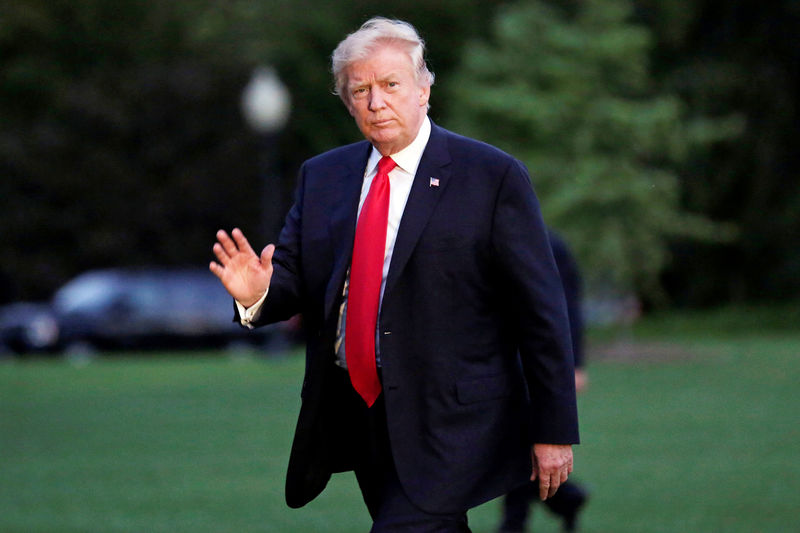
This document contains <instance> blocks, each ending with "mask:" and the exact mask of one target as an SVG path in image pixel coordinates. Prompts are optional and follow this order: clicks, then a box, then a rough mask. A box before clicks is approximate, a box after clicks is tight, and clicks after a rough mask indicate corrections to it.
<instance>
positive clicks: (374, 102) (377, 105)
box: [369, 89, 386, 111]
mask: <svg viewBox="0 0 800 533" xmlns="http://www.w3.org/2000/svg"><path fill="white" fill-rule="evenodd" d="M385 105H386V102H385V101H384V99H383V93H382V92H381V91H380V90H378V89H375V90H372V91H370V92H369V110H370V111H377V110H378V109H382V108H383V107H385Z"/></svg>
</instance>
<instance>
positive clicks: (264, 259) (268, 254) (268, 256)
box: [261, 244, 275, 268]
mask: <svg viewBox="0 0 800 533" xmlns="http://www.w3.org/2000/svg"><path fill="white" fill-rule="evenodd" d="M274 253H275V245H274V244H268V245H266V246H265V247H264V249H263V250H261V265H262V266H264V268H269V267H271V266H272V256H273V254H274Z"/></svg>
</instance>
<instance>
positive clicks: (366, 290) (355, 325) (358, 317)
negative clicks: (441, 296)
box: [344, 156, 397, 407]
mask: <svg viewBox="0 0 800 533" xmlns="http://www.w3.org/2000/svg"><path fill="white" fill-rule="evenodd" d="M396 165H397V163H395V162H394V161H393V160H392V158H390V157H389V156H384V157H382V158H381V160H380V161H379V162H378V173H377V175H376V176H375V178H374V179H373V180H372V185H370V188H369V192H368V193H367V198H366V200H364V205H363V206H362V207H361V214H360V215H359V217H358V224H357V225H356V238H355V242H354V244H353V262H352V264H351V265H350V288H349V292H348V296H347V318H346V322H345V337H344V350H345V358H346V359H347V369H348V371H349V372H350V381H351V382H352V383H353V388H355V389H356V392H358V394H359V395H361V397H362V398H364V401H365V402H367V405H368V406H369V407H372V404H374V403H375V400H376V399H377V398H378V395H379V394H380V393H381V383H380V381H378V370H377V368H376V364H375V328H376V325H377V321H378V303H379V302H380V297H381V281H382V279H383V260H384V256H385V253H386V221H387V219H388V217H389V172H390V171H391V170H392V169H393V168H394V167H395V166H396Z"/></svg>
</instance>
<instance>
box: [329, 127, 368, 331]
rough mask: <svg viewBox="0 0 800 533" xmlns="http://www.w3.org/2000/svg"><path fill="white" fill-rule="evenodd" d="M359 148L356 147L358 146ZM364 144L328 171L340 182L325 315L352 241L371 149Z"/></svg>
mask: <svg viewBox="0 0 800 533" xmlns="http://www.w3.org/2000/svg"><path fill="white" fill-rule="evenodd" d="M359 146H360V145H359ZM371 148H372V147H371V145H370V144H369V143H367V142H366V141H365V142H364V143H363V149H359V150H356V151H355V153H354V155H353V156H351V157H349V158H348V159H346V160H342V162H341V164H340V165H339V166H337V167H336V168H334V169H332V171H331V172H332V178H333V179H336V180H338V181H339V182H340V184H341V187H340V189H339V190H340V191H341V195H340V196H339V201H338V202H337V205H336V206H335V207H334V210H333V212H332V214H331V220H330V227H329V232H330V238H331V245H332V248H333V253H334V257H333V269H332V271H331V277H330V279H329V281H328V286H327V287H326V289H325V316H328V314H329V313H330V312H331V310H332V308H333V305H334V303H335V302H336V300H337V298H338V296H339V294H338V292H339V291H340V290H341V287H342V284H343V283H344V278H345V275H346V274H347V268H348V266H349V265H350V258H351V256H352V254H353V239H354V238H355V231H356V214H357V213H358V200H359V197H360V196H361V186H362V184H363V181H364V168H365V167H366V164H367V158H368V157H369V153H370V150H371Z"/></svg>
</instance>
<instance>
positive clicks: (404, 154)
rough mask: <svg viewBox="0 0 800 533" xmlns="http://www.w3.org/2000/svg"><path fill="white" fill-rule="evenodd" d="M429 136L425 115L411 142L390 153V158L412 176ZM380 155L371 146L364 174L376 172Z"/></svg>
mask: <svg viewBox="0 0 800 533" xmlns="http://www.w3.org/2000/svg"><path fill="white" fill-rule="evenodd" d="M430 136H431V121H430V119H429V118H428V117H427V116H426V117H425V120H423V121H422V126H420V128H419V132H418V133H417V136H416V137H415V138H414V140H413V141H411V144H409V145H408V146H406V147H405V148H403V149H402V150H400V151H399V152H397V153H396V154H392V159H393V160H394V162H395V163H397V166H398V167H400V168H401V169H403V171H404V172H407V173H408V174H411V175H412V176H414V175H416V173H417V167H419V162H420V160H421V159H422V153H423V152H424V151H425V147H426V146H427V145H428V139H430ZM381 157H382V156H381V153H380V152H379V151H378V150H377V149H376V148H375V147H374V146H373V147H372V152H371V153H370V155H369V160H368V161H367V174H366V175H369V174H370V173H373V172H376V170H375V168H376V167H377V166H378V161H380V159H381Z"/></svg>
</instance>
